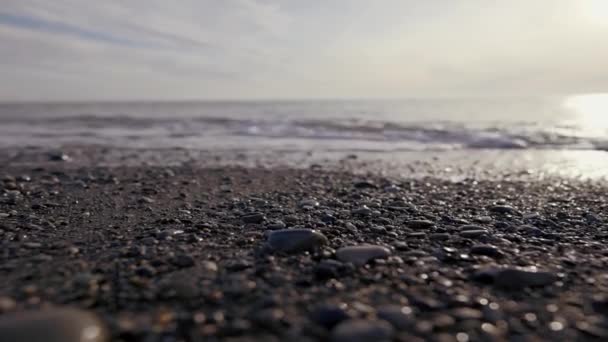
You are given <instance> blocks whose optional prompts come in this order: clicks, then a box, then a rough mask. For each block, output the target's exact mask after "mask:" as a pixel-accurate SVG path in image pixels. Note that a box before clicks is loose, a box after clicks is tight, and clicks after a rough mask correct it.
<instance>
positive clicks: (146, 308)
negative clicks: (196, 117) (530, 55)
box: [0, 149, 608, 342]
mask: <svg viewBox="0 0 608 342" xmlns="http://www.w3.org/2000/svg"><path fill="white" fill-rule="evenodd" d="M82 150H83V151H84V152H83V153H82V156H86V158H87V159H86V162H82V160H84V159H85V158H84V157H82V158H79V157H75V156H74V155H73V154H71V153H68V154H66V155H65V156H64V155H62V154H48V153H45V154H40V153H33V154H32V153H30V154H28V152H27V151H21V152H20V153H19V154H14V155H7V154H6V153H5V154H3V155H2V157H1V158H0V159H2V161H3V163H2V166H0V175H1V176H2V180H1V182H0V241H1V243H2V249H1V251H2V254H0V279H2V281H0V340H1V339H2V336H3V335H2V334H3V333H5V334H6V333H7V331H10V329H11V326H17V325H19V324H21V325H19V326H20V327H26V329H28V330H30V329H37V327H38V326H37V325H36V324H40V321H41V320H32V319H29V318H28V314H27V312H34V311H40V310H60V309H59V308H64V307H72V308H78V309H80V310H85V311H86V312H89V313H93V314H94V315H96V317H98V319H99V321H98V322H96V323H93V325H96V326H97V327H98V328H99V330H100V331H104V332H105V334H106V335H107V336H108V337H107V339H109V340H116V341H150V340H163V341H203V340H204V341H213V340H228V339H230V340H233V341H249V340H260V341H273V340H276V341H284V340H288V339H291V340H294V341H301V340H302V341H316V340H329V339H330V340H332V341H357V340H374V341H382V340H398V341H423V340H431V341H458V342H462V341H483V340H488V341H500V340H514V341H537V340H538V341H540V340H564V341H565V340H569V341H573V340H594V339H598V340H601V339H607V338H608V319H607V318H608V297H606V296H605V294H606V290H607V289H608V276H607V273H606V267H607V266H608V253H607V251H606V248H605V245H606V242H607V241H608V225H606V222H608V215H607V214H606V208H607V205H608V198H607V196H606V194H607V193H608V192H607V190H608V188H607V187H606V185H605V184H603V183H602V182H584V181H575V180H571V179H559V178H551V179H546V180H537V181H522V180H500V179H493V180H489V179H486V180H484V179H473V178H466V177H464V178H462V177H461V178H460V179H458V180H454V179H452V180H450V179H446V177H444V178H440V177H433V176H430V177H416V178H411V177H407V176H399V175H397V174H395V173H393V174H385V175H382V174H381V173H378V172H365V170H364V169H356V168H354V167H350V168H346V167H344V166H343V165H342V166H341V167H334V168H332V167H327V165H325V164H323V165H321V164H315V163H311V164H310V165H308V166H306V167H300V168H297V167H293V166H284V165H283V166H281V165H277V164H272V163H268V164H266V165H265V164H264V163H262V162H258V163H251V164H250V165H248V167H244V166H224V165H217V162H218V161H217V160H216V161H215V162H216V165H215V166H214V161H213V160H206V161H205V162H204V163H203V162H200V160H199V162H198V163H197V162H194V161H192V160H189V161H181V162H180V163H172V162H163V160H158V162H157V163H130V162H129V161H130V160H133V159H135V157H136V155H137V153H135V155H134V156H133V157H132V158H129V157H128V156H126V157H124V158H123V159H115V161H118V162H115V163H114V164H112V165H109V164H110V163H104V162H101V159H102V157H101V153H100V152H99V151H97V150H94V149H90V150H87V149H82ZM87 151H88V152H89V153H87ZM148 153H151V152H148ZM23 156H29V157H23ZM32 156H34V157H32ZM64 157H65V158H64ZM70 159H71V160H70ZM351 159H355V158H354V157H353V158H351ZM146 164H147V165H146ZM151 164H153V165H151ZM343 164H344V163H343ZM100 165H104V166H100ZM344 165H345V164H344ZM345 247H347V248H345ZM349 247H350V248H349ZM352 247H354V248H352ZM23 312H26V314H25V315H24V316H19V313H23ZM51 312H52V311H51ZM82 317H84V316H82ZM83 319H85V318H83ZM86 319H90V318H88V317H86ZM83 324H84V323H83ZM45 329H47V331H45V330H44V329H43V330H41V331H40V334H41V335H40V336H44V334H49V336H51V335H52V334H59V336H61V334H66V335H65V336H71V335H70V334H72V333H73V331H72V330H74V329H78V324H72V325H70V326H69V327H68V326H63V325H61V324H58V325H54V326H52V327H48V326H47V327H46V328H45ZM57 330H59V332H57ZM11 333H14V332H11ZM17 334H18V332H17ZM102 335H103V334H101V333H100V334H99V335H97V337H96V338H99V339H97V340H95V341H102V340H103V338H105V337H102ZM4 336H7V335H4ZM11 336H17V335H11ZM27 336H29V335H27ZM91 340H94V339H91Z"/></svg>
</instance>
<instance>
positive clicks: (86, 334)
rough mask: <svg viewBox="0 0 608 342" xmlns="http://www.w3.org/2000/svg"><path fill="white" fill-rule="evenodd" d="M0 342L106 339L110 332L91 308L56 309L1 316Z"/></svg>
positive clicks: (84, 341)
mask: <svg viewBox="0 0 608 342" xmlns="http://www.w3.org/2000/svg"><path fill="white" fill-rule="evenodd" d="M0 341H28V342H103V341H108V333H107V330H106V328H105V326H104V325H103V323H102V322H101V321H100V320H99V319H98V318H97V316H96V315H95V314H93V313H91V312H89V311H83V310H78V309H58V308H54V309H45V310H42V311H30V312H22V313H16V314H12V315H6V316H2V318H0Z"/></svg>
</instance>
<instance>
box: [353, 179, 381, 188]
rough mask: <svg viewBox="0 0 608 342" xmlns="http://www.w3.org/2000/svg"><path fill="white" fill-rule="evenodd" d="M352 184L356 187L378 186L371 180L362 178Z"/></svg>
mask: <svg viewBox="0 0 608 342" xmlns="http://www.w3.org/2000/svg"><path fill="white" fill-rule="evenodd" d="M353 186H354V187H355V188H357V189H376V188H377V187H378V186H376V184H374V183H373V182H371V181H367V180H362V181H357V182H355V183H353Z"/></svg>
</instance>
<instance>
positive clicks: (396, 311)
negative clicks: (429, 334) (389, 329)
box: [377, 305, 414, 330]
mask: <svg viewBox="0 0 608 342" xmlns="http://www.w3.org/2000/svg"><path fill="white" fill-rule="evenodd" d="M377 315H378V318H381V319H383V320H385V321H387V322H389V323H390V324H392V326H393V327H395V329H397V330H405V329H407V328H408V327H410V326H412V325H413V323H414V315H413V314H412V309H411V308H410V307H407V306H399V305H386V306H383V307H380V308H378V310H377Z"/></svg>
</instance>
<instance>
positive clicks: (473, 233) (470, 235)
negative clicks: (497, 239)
mask: <svg viewBox="0 0 608 342" xmlns="http://www.w3.org/2000/svg"><path fill="white" fill-rule="evenodd" d="M487 233H488V231H487V230H466V231H464V232H460V236H462V237H463V238H465V239H475V238H478V237H481V236H484V235H486V234H487Z"/></svg>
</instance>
